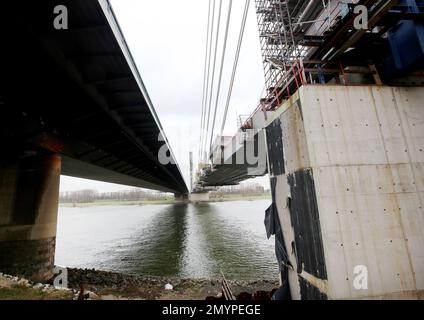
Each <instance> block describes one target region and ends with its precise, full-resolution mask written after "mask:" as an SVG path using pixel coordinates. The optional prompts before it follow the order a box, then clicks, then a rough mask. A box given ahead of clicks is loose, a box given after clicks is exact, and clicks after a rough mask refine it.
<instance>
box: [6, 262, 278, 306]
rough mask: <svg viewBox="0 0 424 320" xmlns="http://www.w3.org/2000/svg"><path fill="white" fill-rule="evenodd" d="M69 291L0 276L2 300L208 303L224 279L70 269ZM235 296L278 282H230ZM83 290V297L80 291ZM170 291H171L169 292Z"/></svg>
mask: <svg viewBox="0 0 424 320" xmlns="http://www.w3.org/2000/svg"><path fill="white" fill-rule="evenodd" d="M68 281H69V282H68V287H69V288H68V289H61V288H54V287H53V286H51V285H49V284H36V283H31V282H30V281H27V280H25V279H20V278H18V277H12V276H6V275H2V274H0V300H77V299H78V298H79V297H80V298H81V297H83V298H84V299H89V300H205V299H206V298H207V297H219V296H220V294H221V280H220V279H181V278H165V277H149V276H138V275H127V274H120V273H113V272H105V271H98V270H82V269H68ZM228 283H229V285H230V287H231V289H232V291H233V293H234V294H235V295H236V296H237V295H239V294H240V293H247V294H254V293H255V292H257V291H263V292H271V291H272V290H274V289H276V288H278V286H279V284H278V281H267V280H261V281H228ZM81 285H82V287H83V291H84V292H83V295H81V292H80V287H81ZM166 287H168V288H166Z"/></svg>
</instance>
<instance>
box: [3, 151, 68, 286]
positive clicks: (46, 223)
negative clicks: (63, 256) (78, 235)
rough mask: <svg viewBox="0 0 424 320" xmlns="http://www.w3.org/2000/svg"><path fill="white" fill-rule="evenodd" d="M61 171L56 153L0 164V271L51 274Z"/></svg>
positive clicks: (33, 275) (40, 276) (35, 276)
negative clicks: (54, 154)
mask: <svg viewBox="0 0 424 320" xmlns="http://www.w3.org/2000/svg"><path fill="white" fill-rule="evenodd" d="M60 171H61V159H60V157H58V156H40V155H37V156H29V157H26V158H24V159H22V160H19V161H16V162H15V163H2V164H0V197H1V198H0V257H1V259H0V272H3V273H7V274H12V275H17V276H23V277H26V278H29V279H31V280H34V281H44V280H48V279H50V278H51V277H52V276H53V268H54V256H55V243H56V228H57V211H58V201H59V200H58V199H59V184H60Z"/></svg>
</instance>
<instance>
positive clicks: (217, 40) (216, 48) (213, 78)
mask: <svg viewBox="0 0 424 320" xmlns="http://www.w3.org/2000/svg"><path fill="white" fill-rule="evenodd" d="M221 13H222V0H220V1H219V10H218V25H217V30H216V39H215V53H214V62H213V68H212V82H211V90H210V92H209V94H210V97H209V106H208V117H207V122H206V140H207V138H208V137H209V128H210V117H211V109H212V95H213V91H214V84H215V69H216V56H217V53H218V52H217V51H218V42H219V29H220V24H221ZM204 143H205V152H206V151H207V150H206V147H207V145H206V144H207V141H205V142H204Z"/></svg>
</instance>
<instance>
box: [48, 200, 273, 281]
mask: <svg viewBox="0 0 424 320" xmlns="http://www.w3.org/2000/svg"><path fill="white" fill-rule="evenodd" d="M269 204H270V200H259V201H236V202H220V203H208V204H175V205H144V206H98V207H85V208H84V207H83V208H67V207H61V208H60V210H59V222H58V234H57V249H56V264H57V265H60V266H66V267H74V268H89V269H91V268H95V269H99V270H105V271H113V272H121V273H131V274H139V275H153V276H167V277H183V278H215V277H218V276H219V275H220V270H222V272H223V273H224V274H225V276H226V277H227V278H229V279H235V280H238V279H240V280H256V279H274V280H275V278H276V277H278V266H277V262H276V259H275V253H274V239H273V238H271V239H270V240H268V239H267V238H266V232H265V227H264V223H263V221H264V212H265V209H266V208H267V207H268V206H269Z"/></svg>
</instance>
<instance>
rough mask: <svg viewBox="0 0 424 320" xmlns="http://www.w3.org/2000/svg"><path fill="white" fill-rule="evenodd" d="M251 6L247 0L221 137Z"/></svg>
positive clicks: (223, 127) (222, 127)
mask: <svg viewBox="0 0 424 320" xmlns="http://www.w3.org/2000/svg"><path fill="white" fill-rule="evenodd" d="M249 5H250V0H246V5H245V7H244V13H243V20H242V23H241V28H240V34H239V39H238V44H237V51H236V56H235V58H234V65H233V72H232V75H231V81H230V87H229V90H228V96H227V102H226V104H225V111H224V116H223V119H222V126H221V136H222V135H223V132H224V129H225V124H226V122H227V116H228V109H229V106H230V102H231V96H232V93H233V87H234V81H235V77H236V73H237V67H238V61H239V57H240V51H241V45H242V43H243V37H244V30H245V28H246V21H247V16H248V13H249Z"/></svg>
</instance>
